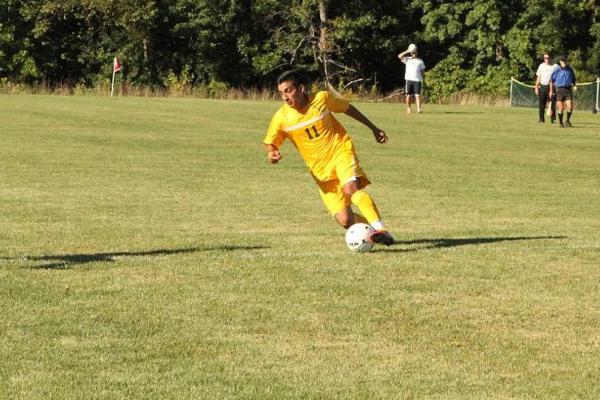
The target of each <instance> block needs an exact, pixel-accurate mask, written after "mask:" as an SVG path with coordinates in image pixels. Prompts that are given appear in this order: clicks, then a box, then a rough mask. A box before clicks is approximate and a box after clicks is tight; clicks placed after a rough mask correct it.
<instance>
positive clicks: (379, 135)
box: [345, 104, 388, 143]
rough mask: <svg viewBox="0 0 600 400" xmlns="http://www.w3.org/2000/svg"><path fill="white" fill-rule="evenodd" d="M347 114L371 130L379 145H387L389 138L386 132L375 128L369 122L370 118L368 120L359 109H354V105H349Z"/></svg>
mask: <svg viewBox="0 0 600 400" xmlns="http://www.w3.org/2000/svg"><path fill="white" fill-rule="evenodd" d="M345 114H346V115H348V116H349V117H352V118H354V119H355V120H357V121H358V122H360V123H361V124H363V125H365V126H366V127H367V128H369V129H370V130H371V131H372V132H373V136H375V140H377V141H378V142H379V143H387V141H388V137H387V135H386V134H385V132H384V131H382V130H381V129H379V128H378V127H377V126H375V125H374V124H373V123H372V122H371V121H370V120H369V118H367V117H366V116H365V115H364V114H363V113H361V112H360V111H358V109H357V108H356V107H354V106H353V105H352V104H350V105H348V110H346V111H345Z"/></svg>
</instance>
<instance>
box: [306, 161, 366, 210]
mask: <svg viewBox="0 0 600 400" xmlns="http://www.w3.org/2000/svg"><path fill="white" fill-rule="evenodd" d="M331 165H332V168H333V171H332V172H333V173H334V175H335V176H336V178H334V179H330V180H327V181H319V180H317V185H318V186H319V194H320V195H321V199H323V203H325V206H326V207H327V209H328V210H329V212H330V213H331V214H332V215H335V214H337V213H338V212H339V211H341V210H342V209H344V208H346V207H348V206H349V205H350V198H348V197H346V196H345V195H344V192H343V190H342V188H343V187H344V185H345V184H346V183H348V182H350V181H353V180H354V181H357V185H358V187H359V189H362V188H364V187H365V186H367V185H368V184H369V183H371V182H370V181H369V179H368V178H367V175H366V174H365V172H364V171H363V170H362V169H361V168H360V164H359V162H358V158H357V157H356V154H355V153H354V151H345V152H342V153H340V154H338V155H337V156H336V157H335V159H334V160H332V163H331Z"/></svg>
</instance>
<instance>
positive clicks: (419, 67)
mask: <svg viewBox="0 0 600 400" xmlns="http://www.w3.org/2000/svg"><path fill="white" fill-rule="evenodd" d="M409 54H410V56H409ZM398 58H399V59H400V61H402V62H403V63H404V64H405V65H406V72H405V73H404V80H405V81H406V112H407V113H409V114H410V113H411V107H410V105H411V98H412V97H413V96H414V98H415V103H416V104H417V112H419V113H420V112H423V108H422V107H421V90H422V88H423V71H424V70H425V63H423V60H421V59H420V58H419V57H417V46H415V45H414V44H411V45H410V46H408V49H407V50H406V51H404V52H402V53H400V54H398Z"/></svg>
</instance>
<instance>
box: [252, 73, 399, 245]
mask: <svg viewBox="0 0 600 400" xmlns="http://www.w3.org/2000/svg"><path fill="white" fill-rule="evenodd" d="M277 90H278V91H279V94H280V95H281V97H282V99H283V101H284V103H285V104H283V105H282V106H281V108H280V109H279V110H278V111H277V112H276V113H275V115H274V116H273V118H272V119H271V123H270V124H269V129H268V132H267V135H266V137H265V138H264V140H263V143H264V144H265V145H266V150H267V159H268V160H269V161H270V162H271V163H272V164H276V163H278V162H279V161H280V160H281V158H282V156H281V153H280V151H279V149H280V148H281V145H282V144H283V142H284V140H285V139H289V140H291V141H292V143H293V144H294V146H295V147H296V148H297V149H298V151H299V152H300V155H301V156H302V158H303V159H304V162H305V163H306V165H307V166H308V170H309V172H310V174H311V175H312V177H313V179H314V180H315V182H316V183H317V186H318V187H319V193H320V195H321V199H322V200H323V202H324V203H325V205H326V207H327V208H328V210H329V212H330V213H331V214H332V215H333V216H334V218H335V219H336V221H337V222H338V223H339V224H340V225H341V226H343V227H344V228H345V229H348V228H349V227H350V226H351V225H352V224H354V223H355V222H363V221H365V218H366V221H365V222H368V223H369V224H370V225H371V226H372V227H373V228H374V229H375V232H374V233H373V234H372V236H371V241H372V242H374V243H382V244H385V245H387V246H389V245H392V244H394V238H393V237H392V235H391V234H390V233H389V232H388V231H387V229H386V227H385V225H384V223H383V221H382V220H381V216H380V214H379V210H378V209H377V206H376V205H375V202H374V201H373V199H372V198H371V196H370V195H369V194H368V193H367V192H366V191H365V190H364V188H365V187H366V186H367V185H368V184H369V183H370V181H369V179H368V178H367V175H366V174H365V173H364V171H363V170H362V169H361V168H360V165H359V162H358V158H357V156H356V153H355V150H354V145H353V143H352V139H351V138H350V136H349V135H348V134H347V133H346V129H345V128H344V127H343V126H342V124H340V122H339V121H338V120H337V119H336V118H335V117H334V116H333V113H340V112H341V113H344V114H346V115H348V116H350V117H352V118H354V119H355V120H357V121H358V122H360V123H362V124H364V125H365V126H367V127H368V128H369V129H370V130H371V131H372V133H373V136H374V137H375V140H377V142H379V143H387V141H388V137H387V135H386V134H385V132H384V131H382V130H381V129H379V128H378V127H377V126H375V125H374V124H373V123H372V122H371V121H370V120H369V119H368V118H367V117H366V116H364V115H363V114H362V113H361V112H360V111H358V110H357V109H356V108H355V107H354V106H352V105H351V104H350V103H349V102H348V101H347V100H345V99H340V98H336V97H334V96H332V95H331V94H329V93H328V92H326V91H321V92H318V93H316V94H309V93H308V86H307V82H306V80H305V78H304V76H303V75H302V74H301V73H299V72H298V71H288V72H284V73H283V74H281V75H280V76H279V78H278V79H277ZM352 205H355V206H356V207H357V208H358V210H359V211H360V212H361V213H362V215H364V218H361V217H362V216H361V215H358V214H356V215H355V214H354V212H353V211H352Z"/></svg>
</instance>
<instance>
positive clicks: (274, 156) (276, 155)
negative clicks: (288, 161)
mask: <svg viewBox="0 0 600 400" xmlns="http://www.w3.org/2000/svg"><path fill="white" fill-rule="evenodd" d="M267 159H268V160H269V162H270V163H271V164H277V163H278V162H279V160H281V153H280V152H279V150H272V151H269V152H268V153H267Z"/></svg>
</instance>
